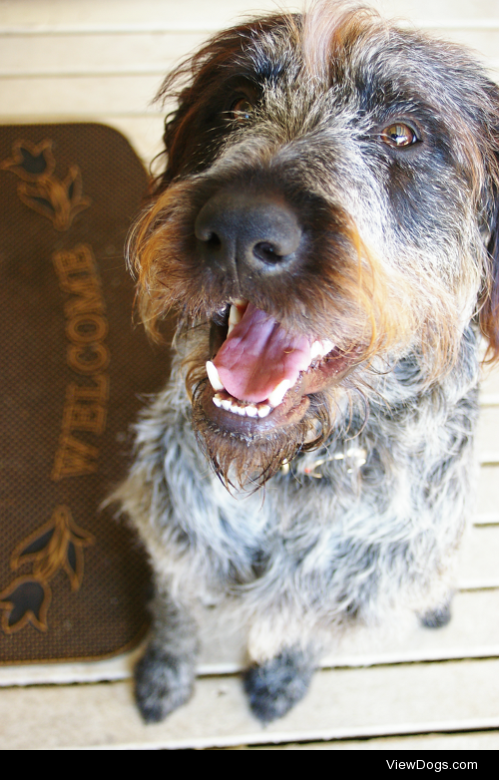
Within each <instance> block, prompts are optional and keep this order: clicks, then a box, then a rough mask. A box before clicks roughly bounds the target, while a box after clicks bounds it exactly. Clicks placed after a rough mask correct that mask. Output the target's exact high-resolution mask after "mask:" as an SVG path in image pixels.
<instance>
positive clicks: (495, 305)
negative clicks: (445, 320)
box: [479, 191, 499, 362]
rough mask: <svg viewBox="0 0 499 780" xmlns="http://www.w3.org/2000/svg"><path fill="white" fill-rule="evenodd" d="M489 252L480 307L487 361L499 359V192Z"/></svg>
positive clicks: (481, 327)
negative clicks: (487, 272)
mask: <svg viewBox="0 0 499 780" xmlns="http://www.w3.org/2000/svg"><path fill="white" fill-rule="evenodd" d="M487 250H488V253H489V262H490V265H489V269H490V270H489V279H488V289H487V290H486V293H485V298H484V302H483V305H482V308H481V309H480V315H479V320H480V329H481V331H482V333H483V335H484V336H485V337H486V338H487V339H488V342H489V347H488V350H487V354H486V359H487V362H494V361H496V360H499V192H497V191H496V193H495V204H494V213H493V217H492V224H491V233H490V238H489V243H488V245H487Z"/></svg>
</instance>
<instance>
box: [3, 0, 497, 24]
mask: <svg viewBox="0 0 499 780" xmlns="http://www.w3.org/2000/svg"><path fill="white" fill-rule="evenodd" d="M372 5H374V6H375V7H378V8H380V9H381V10H382V11H384V12H385V13H386V14H388V15H395V16H397V17H406V18H409V19H411V20H414V19H416V20H419V21H420V22H421V21H424V22H426V23H427V24H430V23H431V24H432V25H433V26H436V25H438V26H441V25H446V26H452V25H453V24H454V25H456V24H460V25H463V24H467V25H469V24H470V22H474V23H475V25H478V24H480V25H482V26H483V24H484V22H492V23H494V22H497V17H498V15H499V12H498V10H497V2H496V0H435V1H434V2H432V0H381V2H376V1H375V2H372ZM302 7H303V2H289V0H280V2H279V3H278V4H276V3H275V1H274V0H253V1H252V0H213V1H212V2H209V3H208V2H206V0H184V2H182V3H179V2H178V1H177V0H142V1H141V2H140V3H138V2H136V0H106V2H101V0H71V2H68V0H2V2H0V29H4V30H5V29H7V30H19V29H26V28H30V29H32V30H40V31H46V30H54V29H59V30H64V31H65V30H68V29H69V30H72V29H86V30H88V29H106V30H112V29H123V28H124V27H128V28H131V29H154V28H155V29H165V28H166V29H174V30H186V29H190V30H192V29H209V30H212V29H218V28H220V27H222V26H223V25H226V24H228V23H230V22H231V21H232V22H234V21H235V20H237V18H238V17H240V16H241V15H247V14H248V13H255V12H261V11H275V10H276V8H286V9H292V10H293V9H300V8H302ZM146 25H149V26H148V27H147V26H146Z"/></svg>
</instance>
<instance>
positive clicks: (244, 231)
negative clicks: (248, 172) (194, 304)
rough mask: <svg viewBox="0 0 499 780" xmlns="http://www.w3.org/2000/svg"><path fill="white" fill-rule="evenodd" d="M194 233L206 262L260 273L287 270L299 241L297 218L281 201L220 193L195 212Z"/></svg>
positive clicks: (241, 194) (299, 229)
mask: <svg viewBox="0 0 499 780" xmlns="http://www.w3.org/2000/svg"><path fill="white" fill-rule="evenodd" d="M195 233H196V238H197V239H198V247H199V249H200V251H201V253H202V255H203V257H204V259H205V260H206V261H207V262H209V263H214V264H216V265H219V266H223V267H226V268H227V267H229V266H233V265H234V264H235V263H238V264H241V263H242V264H243V265H246V266H251V267H253V268H256V267H257V268H259V269H260V270H261V271H264V272H265V271H267V270H271V269H272V270H278V269H279V268H281V267H282V268H284V267H286V268H288V267H289V264H290V263H292V262H293V261H294V259H295V257H296V252H297V249H298V247H299V246H300V242H301V240H302V230H301V227H300V225H299V223H298V219H297V217H296V215H295V213H294V212H293V211H292V210H291V208H290V207H289V206H288V205H287V204H286V203H285V202H284V200H283V199H280V198H278V197H277V196H276V197H272V196H268V195H257V194H254V193H248V192H235V191H234V190H222V191H221V192H218V193H217V194H216V195H214V196H213V197H212V198H210V200H209V201H208V202H207V203H205V205H204V206H203V208H202V209H201V211H200V212H199V214H198V216H197V219H196V223H195Z"/></svg>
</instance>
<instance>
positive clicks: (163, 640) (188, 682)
mask: <svg viewBox="0 0 499 780" xmlns="http://www.w3.org/2000/svg"><path fill="white" fill-rule="evenodd" d="M152 611H153V627H152V635H151V638H150V641H149V644H148V646H147V649H146V651H145V653H144V655H143V656H142V658H141V659H140V661H139V662H138V664H137V666H136V667H135V698H136V700H137V704H138V706H139V709H140V712H141V713H142V717H143V718H144V720H145V722H146V723H157V722H159V721H161V720H164V718H166V716H167V715H168V714H169V713H170V712H172V711H173V710H175V709H177V707H180V706H181V705H182V704H185V703H186V702H187V701H188V699H189V698H190V696H191V694H192V689H193V682H194V674H195V664H196V657H197V650H198V642H197V631H196V625H195V623H194V621H193V619H192V618H191V617H190V615H189V613H188V612H187V611H186V610H185V608H184V607H183V606H181V605H180V604H179V603H178V602H175V601H174V600H173V599H172V598H171V597H170V595H169V594H168V592H167V590H166V589H164V588H158V589H157V591H156V595H155V598H154V601H153V604H152Z"/></svg>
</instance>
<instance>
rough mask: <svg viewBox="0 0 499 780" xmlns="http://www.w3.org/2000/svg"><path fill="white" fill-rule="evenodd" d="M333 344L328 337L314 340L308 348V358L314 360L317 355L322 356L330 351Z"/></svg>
mask: <svg viewBox="0 0 499 780" xmlns="http://www.w3.org/2000/svg"><path fill="white" fill-rule="evenodd" d="M333 347H334V344H333V342H332V341H330V340H329V339H324V341H314V343H313V344H312V346H311V348H310V359H311V360H315V358H317V357H324V355H327V353H328V352H331V350H332V348H333Z"/></svg>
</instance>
